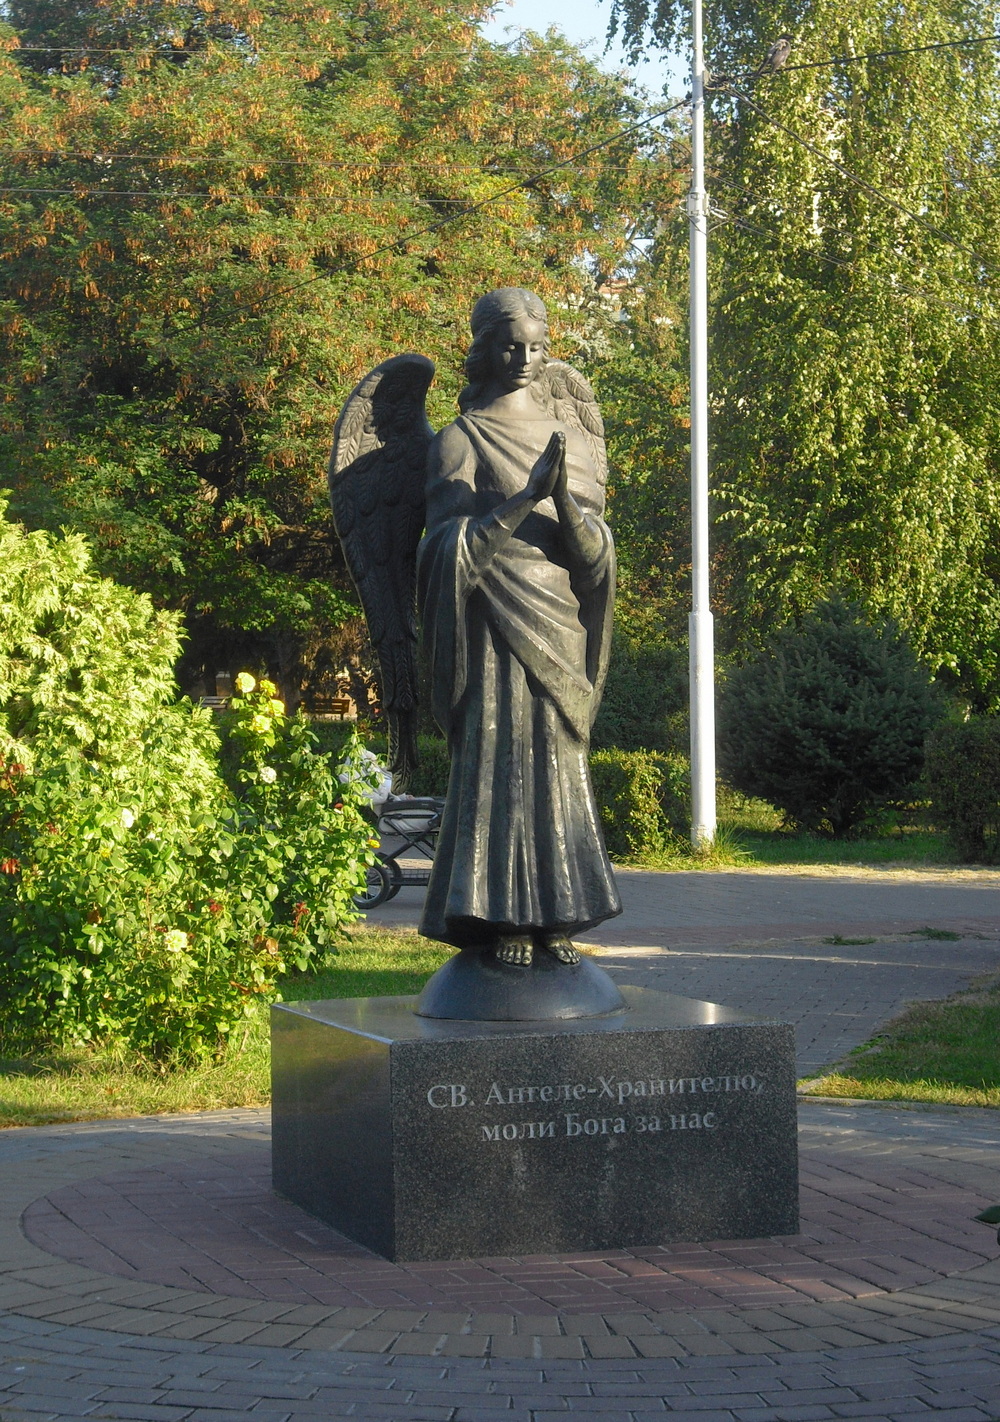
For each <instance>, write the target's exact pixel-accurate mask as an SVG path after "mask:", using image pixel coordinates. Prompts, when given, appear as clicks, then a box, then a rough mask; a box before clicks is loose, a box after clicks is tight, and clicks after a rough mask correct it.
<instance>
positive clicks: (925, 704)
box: [719, 601, 941, 835]
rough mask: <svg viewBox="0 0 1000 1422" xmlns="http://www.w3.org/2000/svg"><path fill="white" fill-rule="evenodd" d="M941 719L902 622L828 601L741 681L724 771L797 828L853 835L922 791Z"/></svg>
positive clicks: (733, 695) (731, 710)
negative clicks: (928, 748) (929, 740)
mask: <svg viewBox="0 0 1000 1422" xmlns="http://www.w3.org/2000/svg"><path fill="white" fill-rule="evenodd" d="M940 714H941V712H940V704H939V700H938V697H937V695H936V693H935V689H934V687H933V686H932V685H931V681H930V677H929V675H928V672H927V668H926V667H924V666H921V664H920V663H919V662H918V661H917V659H916V657H915V656H914V654H913V652H912V651H911V650H910V648H909V647H908V646H907V644H906V642H905V641H904V640H903V639H902V637H901V636H900V635H899V632H898V630H897V629H896V628H895V627H894V626H893V625H892V624H890V623H885V624H883V625H882V626H880V627H871V626H869V625H867V624H866V623H865V622H864V620H863V616H862V609H861V608H860V607H857V606H853V607H852V606H850V605H849V604H847V603H844V602H840V601H833V602H827V603H823V604H821V605H820V606H819V607H818V608H817V609H816V610H815V611H814V612H812V613H810V614H808V615H807V616H806V617H804V618H802V620H801V622H800V623H799V625H798V626H788V627H784V628H782V629H781V631H779V632H777V633H776V634H775V635H774V636H773V638H772V639H771V641H770V642H769V644H768V645H767V647H766V648H765V649H764V650H763V651H761V652H759V653H758V654H757V656H756V657H754V658H753V659H752V660H751V661H749V662H747V663H746V664H745V665H744V666H742V667H740V668H739V669H738V670H737V671H735V672H734V673H732V675H731V676H730V678H729V680H728V682H727V684H726V686H725V689H724V694H723V696H722V700H721V706H720V738H719V740H720V744H719V750H720V763H721V768H722V771H723V774H724V775H725V776H726V778H727V779H728V780H729V782H730V783H731V784H732V785H733V786H734V787H735V788H736V789H737V790H739V791H741V792H742V793H743V794H745V795H750V796H757V797H760V798H761V799H764V800H768V801H769V802H770V803H771V804H772V805H775V806H777V808H778V809H779V810H782V811H783V812H784V814H785V815H786V817H787V819H788V821H789V822H790V823H792V824H795V825H798V826H800V827H802V828H803V829H808V830H813V831H821V832H827V833H830V832H832V833H833V834H835V835H845V834H850V833H852V832H853V831H854V830H856V829H857V828H858V827H859V826H860V825H862V824H863V823H864V822H865V820H866V819H867V818H868V817H870V816H871V815H872V813H873V812H875V811H877V810H878V809H879V808H880V807H881V806H883V805H884V804H886V803H887V802H889V801H893V800H898V799H900V798H902V797H903V796H905V795H906V794H907V793H908V792H910V791H912V789H913V787H914V784H915V782H916V780H917V778H918V776H919V773H920V769H921V766H922V763H923V750H924V741H925V738H926V736H927V732H928V730H929V729H930V727H931V726H932V725H933V724H934V722H935V721H936V720H937V719H938V718H939V716H940Z"/></svg>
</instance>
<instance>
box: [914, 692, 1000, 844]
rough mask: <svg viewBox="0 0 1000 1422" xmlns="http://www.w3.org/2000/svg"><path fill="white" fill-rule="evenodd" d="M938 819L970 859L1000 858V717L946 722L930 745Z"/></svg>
mask: <svg viewBox="0 0 1000 1422" xmlns="http://www.w3.org/2000/svg"><path fill="white" fill-rule="evenodd" d="M925 782H926V785H927V790H928V793H929V795H930V797H931V806H932V809H933V812H934V818H935V821H936V822H937V824H938V825H939V827H941V828H943V829H946V830H947V831H948V833H949V834H950V836H951V838H952V841H953V842H954V845H955V848H956V849H957V850H958V852H959V853H960V854H961V855H962V856H963V857H964V858H967V859H972V860H975V861H978V862H979V863H990V864H995V863H996V862H997V860H998V859H1000V716H970V717H969V719H968V720H967V721H947V722H945V723H944V725H942V726H939V727H937V729H936V730H934V731H933V732H932V733H931V735H930V736H929V738H928V741H927V759H926V766H925Z"/></svg>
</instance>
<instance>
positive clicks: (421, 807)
mask: <svg viewBox="0 0 1000 1422" xmlns="http://www.w3.org/2000/svg"><path fill="white" fill-rule="evenodd" d="M443 809H444V801H443V800H438V799H433V798H431V797H429V796H428V797H426V798H413V799H405V800H404V799H393V798H392V796H390V797H389V799H388V800H386V801H384V803H383V805H382V808H381V810H380V811H379V816H378V832H379V836H380V838H381V840H382V843H383V845H387V846H388V847H386V848H383V849H380V850H379V851H378V853H377V854H376V855H375V863H374V864H372V865H370V866H369V868H368V880H367V883H366V885H365V891H364V893H361V894H355V896H354V902H355V905H356V906H357V907H358V908H359V909H366V910H367V909H373V908H378V906H379V904H384V903H386V902H387V900H389V899H393V898H395V897H396V895H397V894H398V893H399V891H400V889H401V888H403V886H404V885H411V884H412V885H426V884H428V883H429V882H430V877H431V871H430V863H431V860H433V858H434V851H435V849H436V848H437V838H438V834H439V833H440V831H441V812H442V810H443ZM415 856H419V857H420V858H421V859H426V860H427V868H426V869H425V868H424V867H423V865H422V864H421V865H417V866H413V865H409V864H408V865H405V866H404V865H402V864H400V863H399V860H400V859H411V858H413V857H415Z"/></svg>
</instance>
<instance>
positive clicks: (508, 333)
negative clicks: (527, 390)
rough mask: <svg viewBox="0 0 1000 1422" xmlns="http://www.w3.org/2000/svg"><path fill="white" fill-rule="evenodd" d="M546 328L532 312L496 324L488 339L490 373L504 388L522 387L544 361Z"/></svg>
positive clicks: (527, 383) (528, 381) (508, 389)
mask: <svg viewBox="0 0 1000 1422" xmlns="http://www.w3.org/2000/svg"><path fill="white" fill-rule="evenodd" d="M547 336H548V329H547V327H546V325H545V322H544V321H536V320H535V319H534V317H533V316H518V317H517V318H516V319H515V320H513V321H505V322H504V323H503V325H501V326H498V327H497V329H496V332H495V333H494V336H493V340H492V342H491V354H492V357H493V361H492V364H493V375H494V378H495V379H496V381H497V383H498V384H499V385H501V386H502V387H503V389H504V390H507V391H511V390H522V389H524V387H525V386H527V385H530V384H531V382H532V381H533V380H535V379H536V378H537V377H538V375H539V374H540V373H541V370H542V367H543V366H544V365H545V343H546V337H547Z"/></svg>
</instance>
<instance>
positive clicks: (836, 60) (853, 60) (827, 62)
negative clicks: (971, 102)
mask: <svg viewBox="0 0 1000 1422" xmlns="http://www.w3.org/2000/svg"><path fill="white" fill-rule="evenodd" d="M998 43H1000V34H993V35H978V36H975V37H974V38H971V39H962V40H941V41H940V42H939V43H937V44H914V45H908V46H907V47H906V48H904V49H879V50H874V51H872V52H871V53H870V54H841V55H834V56H832V57H831V58H829V59H815V60H811V61H810V62H809V63H805V64H783V65H782V66H781V68H780V69H779V70H776V71H775V72H776V73H779V74H789V73H790V72H791V71H792V70H799V69H828V68H830V67H831V66H833V65H838V64H860V63H861V62H862V61H863V60H866V59H893V58H894V57H895V56H896V55H898V54H929V53H930V52H931V51H932V50H936V49H963V48H968V47H969V46H971V45H980V44H998ZM765 77H766V76H765Z"/></svg>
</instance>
